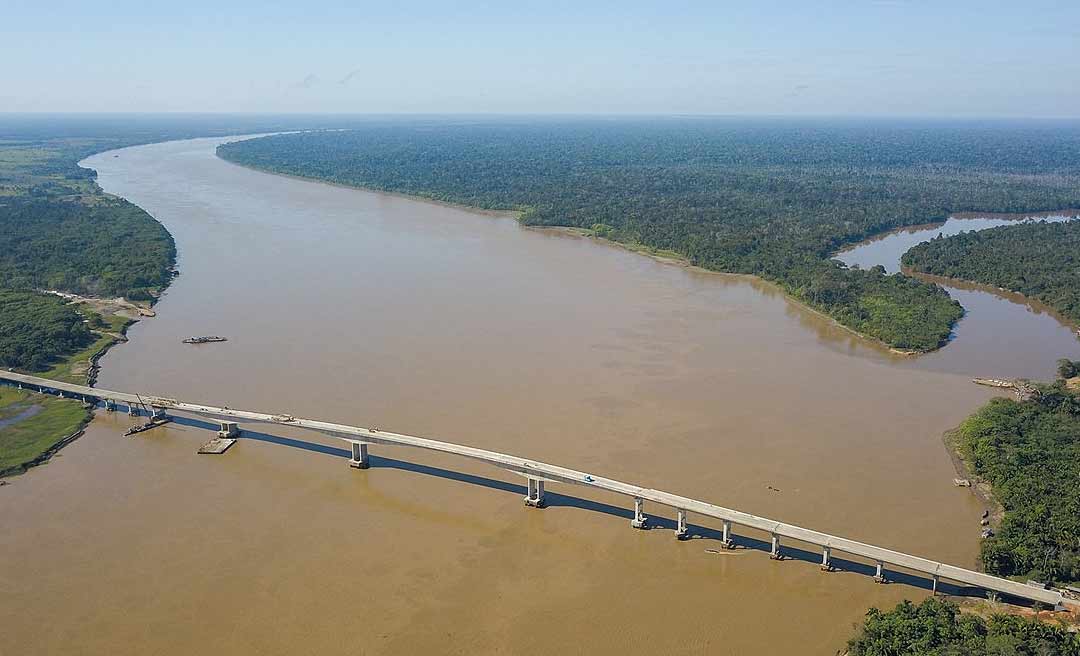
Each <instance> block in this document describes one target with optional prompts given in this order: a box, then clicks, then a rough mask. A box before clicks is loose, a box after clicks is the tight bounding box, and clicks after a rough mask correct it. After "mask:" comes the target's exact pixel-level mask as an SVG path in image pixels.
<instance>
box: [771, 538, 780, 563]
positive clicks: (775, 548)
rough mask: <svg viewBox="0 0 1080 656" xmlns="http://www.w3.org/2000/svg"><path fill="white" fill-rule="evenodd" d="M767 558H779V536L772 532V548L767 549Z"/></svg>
mask: <svg viewBox="0 0 1080 656" xmlns="http://www.w3.org/2000/svg"><path fill="white" fill-rule="evenodd" d="M769 558H772V559H773V560H780V536H779V535H777V534H776V533H773V534H772V549H770V550H769Z"/></svg>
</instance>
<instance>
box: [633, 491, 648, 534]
mask: <svg viewBox="0 0 1080 656" xmlns="http://www.w3.org/2000/svg"><path fill="white" fill-rule="evenodd" d="M644 509H645V500H644V499H642V498H641V497H634V518H633V519H631V520H630V526H633V527H634V528H645V525H646V524H648V522H649V518H648V517H646V516H645V512H644Z"/></svg>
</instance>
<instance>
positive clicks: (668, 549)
mask: <svg viewBox="0 0 1080 656" xmlns="http://www.w3.org/2000/svg"><path fill="white" fill-rule="evenodd" d="M221 141H222V140H220V139H216V140H215V139H203V140H194V141H183V142H172V143H164V144H156V145H150V146H142V147H137V148H129V149H125V150H121V151H116V152H113V153H105V154H101V155H97V156H94V157H92V158H90V159H89V160H87V161H86V162H85V165H86V166H90V167H93V168H95V169H97V170H98V172H99V181H100V183H101V185H102V187H103V188H104V189H105V190H106V191H109V192H112V193H115V194H119V195H121V196H124V197H125V198H128V199H130V200H131V201H133V202H135V203H137V204H138V205H140V206H142V207H143V208H145V209H146V210H147V211H149V212H150V213H151V214H153V215H154V216H155V217H156V218H158V219H159V220H160V221H162V222H163V223H164V224H165V225H166V227H167V228H168V229H169V230H170V232H172V234H173V235H174V236H175V238H176V242H177V246H178V249H179V267H180V270H181V272H182V275H181V276H180V277H179V278H177V280H176V281H175V283H174V284H173V286H172V287H170V289H169V290H168V292H167V294H166V295H165V297H164V298H163V299H162V300H161V302H160V303H159V304H158V306H157V312H158V316H157V318H154V319H150V320H145V321H142V322H140V323H139V324H137V325H135V326H134V327H133V328H132V330H131V331H130V333H129V335H130V337H131V342H130V343H128V344H124V345H122V346H119V347H117V348H115V349H114V350H112V351H111V352H110V353H109V354H108V356H106V358H105V359H104V361H103V363H102V364H103V371H102V373H101V376H100V378H99V385H101V386H102V387H107V388H113V389H121V390H138V391H145V392H150V393H155V394H159V395H165V396H175V397H179V398H183V399H185V400H191V401H206V402H214V403H217V404H222V405H228V406H231V407H242V408H250V409H256V410H266V411H270V412H288V413H291V414H294V415H298V416H312V417H317V418H323V419H327V420H333V421H339V422H345V423H353V424H358V425H375V426H379V427H383V428H386V429H392V430H396V431H401V432H407V433H413V434H418V435H426V436H431V437H436V438H441V439H446V440H451V441H456V442H460V443H465V444H469V445H474V446H479V447H485V448H489V449H496V450H500V451H504V452H508V453H513V454H517V455H523V456H528V457H533V458H536V459H540V460H543V461H546V462H552V463H556V464H561V465H565V466H569V467H574V468H576V469H581V470H586V471H592V472H595V473H597V474H602V475H605V476H611V477H614V478H618V479H622V480H625V481H629V482H633V483H637V484H641V485H646V486H650V487H656V488H659V489H664V490H668V491H671V492H674V493H679V494H685V495H687V496H691V497H696V498H700V499H703V500H707V501H711V502H714V503H718V504H721V505H726V506H729V507H735V508H738V509H741V510H745V511H749V512H753V513H757V514H760V515H765V516H769V517H773V518H776V519H779V520H785V521H789V522H793V523H798V524H802V525H806V526H809V527H812V528H815V529H819V530H823V531H829V532H833V533H838V534H841V535H844V536H846V537H851V538H856V539H860V540H864V541H868V542H873V543H876V544H880V545H882V546H888V547H892V548H896V549H900V550H905V551H908V552H912V553H915V554H919V555H923V556H927V557H931V558H935V559H940V560H944V561H948V562H950V563H953V564H957V565H961V566H969V567H970V566H974V565H975V564H976V558H977V550H978V536H979V514H980V513H981V511H982V508H981V506H979V505H978V503H977V501H976V500H975V499H974V498H973V497H972V496H971V495H970V494H969V493H968V492H967V491H965V490H961V489H957V488H954V487H953V486H952V478H953V471H952V468H951V465H950V463H949V459H948V458H947V456H946V453H945V450H944V448H943V446H942V443H941V434H942V432H943V431H945V430H946V429H948V428H951V427H952V426H955V425H956V424H957V423H958V422H959V421H961V420H962V419H963V418H964V416H966V415H967V414H968V413H969V412H971V411H972V410H973V409H974V408H975V407H977V406H978V405H979V404H981V403H983V402H984V401H985V400H986V399H988V398H989V397H990V394H991V392H990V391H988V390H986V389H983V388H979V387H977V386H974V385H972V384H971V383H970V382H969V380H968V378H967V377H966V375H961V374H964V373H966V371H960V372H957V371H952V370H949V369H948V368H945V367H938V366H922V365H919V364H917V363H918V362H919V360H916V361H915V364H913V363H912V362H911V361H910V359H897V358H895V357H892V356H890V355H889V354H888V353H887V352H885V351H883V350H882V349H880V348H877V347H875V346H873V345H869V344H867V343H866V342H864V341H863V340H860V339H858V338H855V337H853V336H852V335H851V334H850V333H848V332H846V331H844V330H843V329H840V328H838V327H837V326H835V325H834V324H833V323H831V322H830V321H827V320H824V319H822V318H821V317H819V316H818V315H816V314H814V313H811V312H808V311H806V310H805V309H803V308H801V307H800V306H798V305H795V304H793V303H791V302H789V301H788V300H786V299H785V297H784V296H783V295H782V294H780V293H778V292H777V291H776V290H775V289H774V288H773V287H771V286H769V285H765V284H762V283H760V282H758V281H756V280H753V279H750V278H746V277H738V276H727V275H717V274H708V273H702V272H698V271H694V270H691V269H687V268H683V267H680V266H673V265H669V264H663V263H660V262H657V261H654V260H652V259H649V258H646V257H642V256H640V255H637V254H633V253H629V252H626V251H623V250H621V249H618V248H614V247H610V246H607V245H604V244H602V243H598V242H595V241H593V240H590V239H585V238H578V237H573V236H568V235H565V234H561V233H553V232H540V231H535V230H528V229H523V228H521V227H519V226H518V225H517V224H516V223H515V222H514V221H513V220H510V219H507V218H497V217H491V216H486V215H482V214H478V213H473V212H468V211H464V210H460V209H454V208H449V207H445V206H440V205H436V204H429V203H423V202H418V201H414V200H408V199H403V198H398V197H394V196H388V195H380V194H376V193H370V192H365V191H358V190H351V189H345V188H340V187H334V186H329V185H325V184H318V183H314V182H306V181H301V180H295V179H289V178H284V177H277V176H272V175H268V174H264V173H259V172H255V171H251V170H248V169H244V168H241V167H238V166H235V165H232V164H229V163H226V162H224V161H221V160H219V159H217V158H216V157H215V155H214V147H215V146H216V145H217V144H218V143H221ZM200 334H220V335H224V336H227V337H228V338H229V341H228V342H225V343H221V344H210V345H203V346H190V345H184V344H181V343H180V340H181V339H182V338H184V337H188V336H191V335H200ZM962 341H963V340H962V339H961V340H958V341H957V345H959V344H961V343H962ZM954 346H956V345H950V346H949V347H948V349H953V348H954ZM948 349H947V350H948ZM1039 355H1040V357H1041V359H1040V362H1042V360H1046V362H1045V363H1042V364H1039V365H1037V368H1038V369H1040V371H1045V372H1049V371H1050V369H1051V368H1052V366H1053V358H1056V357H1059V356H1060V354H1057V353H1049V352H1045V353H1041V354H1039ZM986 373H988V374H998V373H1001V372H998V371H987V372H986ZM1006 373H1007V372H1006ZM129 423H130V420H129V419H128V418H127V417H126V416H123V415H122V414H116V415H105V414H104V413H99V417H98V419H96V420H95V421H94V422H93V423H92V424H91V426H90V427H89V429H88V430H87V433H86V435H85V436H84V437H83V438H82V439H80V440H78V441H77V442H76V443H74V444H73V445H71V446H69V447H67V448H66V449H64V451H63V452H61V454H59V455H58V456H57V457H56V458H54V459H53V461H51V462H50V463H49V464H48V465H46V466H43V467H38V468H36V469H34V470H32V471H31V472H29V473H28V474H26V475H24V476H21V477H18V478H16V479H13V481H12V484H11V485H8V486H6V487H4V488H3V489H2V491H0V519H2V525H3V527H4V528H3V531H2V532H0V580H2V581H3V583H4V587H3V591H2V592H3V593H2V594H0V626H3V627H4V637H3V641H2V642H3V649H5V650H7V649H10V650H11V651H10V653H12V654H22V653H27V654H29V653H33V654H50V653H71V652H72V651H76V652H78V653H88V654H112V653H154V654H191V653H259V654H296V653H320V654H335V653H341V654H344V653H370V654H383V653H387V654H391V653H392V654H421V653H462V654H464V653H468V654H486V653H522V654H541V653H551V652H552V651H554V650H561V651H563V652H564V653H581V652H584V651H586V650H588V651H589V652H591V653H597V654H622V653H657V654H660V653H730V654H762V653H787V654H822V653H825V654H831V653H834V652H835V651H836V649H838V648H839V647H841V646H842V644H843V642H844V641H845V640H846V638H847V637H848V636H849V635H850V633H851V629H852V624H853V623H854V622H857V621H858V620H859V619H860V617H861V616H862V614H863V613H864V612H865V610H866V609H867V607H868V606H871V605H879V606H889V605H892V604H894V603H896V602H897V601H899V600H900V599H902V598H905V597H909V598H921V597H922V596H924V595H925V594H926V591H925V590H923V589H920V588H916V587H911V586H908V585H904V584H895V585H886V586H881V585H874V584H873V583H872V582H871V580H870V578H869V577H867V576H866V575H864V574H862V573H856V572H836V573H830V574H825V573H822V572H820V571H819V569H818V567H817V566H816V565H814V564H813V563H810V562H806V561H805V560H801V559H800V558H792V559H789V560H785V561H782V562H773V561H770V560H769V559H768V557H767V556H766V555H765V554H764V553H763V552H761V551H760V550H757V549H755V548H750V549H738V550H736V551H734V552H731V553H723V554H717V553H713V552H712V550H714V549H715V548H716V547H717V543H716V542H715V539H714V538H713V537H712V536H711V534H709V535H707V536H706V537H699V538H698V539H691V540H688V541H685V542H677V541H675V540H674V539H673V532H672V531H671V530H670V529H669V528H667V527H661V528H658V529H655V530H650V531H635V530H633V529H631V528H630V527H629V522H628V519H629V510H628V509H627V501H628V500H626V499H622V498H617V497H606V496H600V495H597V496H587V497H586V498H579V497H577V496H572V495H580V494H582V493H583V491H582V490H581V489H566V488H564V487H560V486H555V485H553V486H551V488H550V489H549V495H550V498H549V500H550V504H551V505H550V507H549V508H547V509H544V510H533V509H526V508H525V507H524V505H523V503H522V496H523V494H524V488H523V486H522V483H523V481H522V480H517V479H515V477H513V476H512V475H505V474H503V473H502V472H499V471H497V470H493V469H490V468H487V467H484V466H482V465H479V464H474V463H470V462H468V461H464V460H459V459H454V458H449V457H441V456H438V455H433V454H429V453H424V452H415V451H409V450H404V449H393V448H385V447H375V448H373V449H372V455H373V466H372V468H371V469H369V470H367V471H358V470H353V469H350V468H349V467H348V466H347V459H348V456H347V454H346V453H345V451H344V450H343V449H342V448H341V446H340V443H338V442H336V441H334V440H330V439H323V438H321V437H320V436H318V435H314V434H310V433H302V432H290V431H289V430H288V429H285V428H277V427H275V428H273V429H262V428H259V427H252V428H253V429H254V430H267V431H268V432H269V433H272V434H264V433H248V434H246V435H245V438H244V439H241V440H240V441H239V442H238V444H237V445H236V446H234V447H233V448H232V449H231V450H230V451H229V452H228V453H227V454H225V455H224V456H199V455H196V454H195V451H196V449H197V448H198V446H199V445H200V444H201V443H202V442H203V441H205V440H206V439H207V437H208V433H207V432H206V431H205V430H204V429H201V428H199V427H196V426H191V425H183V424H175V425H171V426H169V427H167V428H163V429H156V430H154V431H150V432H147V433H143V434H141V435H139V436H138V437H133V438H125V437H122V433H123V431H124V429H125V428H126V427H127V426H128V425H129ZM561 495H568V496H561ZM646 510H656V511H657V513H658V514H660V515H662V516H664V517H668V518H670V516H671V513H670V511H665V510H663V509H655V508H653V509H650V508H646ZM693 522H694V518H693V517H691V525H692V526H693ZM712 528H716V527H715V525H712ZM742 537H743V538H751V539H756V540H760V539H764V538H765V536H764V535H752V534H748V533H745V532H744V533H743V534H742ZM744 544H749V545H750V546H751V547H753V546H754V545H755V543H753V542H748V541H746V540H744ZM806 557H807V558H808V559H811V560H812V559H813V558H816V557H817V556H816V555H814V554H810V555H808V556H806ZM4 653H7V652H6V651H5V652H4Z"/></svg>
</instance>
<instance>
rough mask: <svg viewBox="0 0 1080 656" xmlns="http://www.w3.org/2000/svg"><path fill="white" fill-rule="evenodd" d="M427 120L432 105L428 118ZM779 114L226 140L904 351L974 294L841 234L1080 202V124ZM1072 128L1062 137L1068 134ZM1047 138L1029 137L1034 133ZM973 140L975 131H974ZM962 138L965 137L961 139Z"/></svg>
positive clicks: (250, 154) (249, 152)
mask: <svg viewBox="0 0 1080 656" xmlns="http://www.w3.org/2000/svg"><path fill="white" fill-rule="evenodd" d="M418 123H422V122H418ZM972 136H973V135H972V134H971V131H970V129H968V128H963V127H957V126H955V125H935V124H921V125H917V126H910V125H907V126H888V127H883V126H863V125H854V124H842V123H830V122H827V121H822V122H818V123H807V124H805V125H804V124H800V123H798V122H795V123H790V124H789V123H786V122H780V121H776V122H767V121H757V122H755V121H751V120H747V121H734V120H729V121H721V120H715V121H688V120H676V119H672V120H668V121H643V120H642V121H635V120H626V121H612V122H599V121H588V120H584V119H581V120H570V119H567V120H561V121H550V122H546V123H544V124H542V125H526V124H519V123H513V122H507V123H497V122H492V123H484V122H477V123H475V124H468V125H453V126H449V125H439V124H431V123H428V124H414V125H409V124H404V125H400V126H397V127H395V128H389V127H386V126H371V127H364V128H362V129H356V130H349V131H338V132H333V133H327V132H308V133H298V134H290V135H277V136H273V137H262V138H257V139H250V140H246V141H242V142H233V143H228V144H223V145H221V146H219V148H218V154H219V155H220V156H221V157H222V158H223V159H226V160H228V161H231V162H234V163H237V164H241V165H246V166H249V167H252V168H256V169H260V170H264V171H269V172H273V173H280V174H286V175H298V176H300V177H304V178H308V179H315V180H320V181H323V182H329V183H334V184H344V185H347V186H352V187H360V188H366V189H370V190H375V191H380V192H393V193H402V194H406V195H409V196H412V197H418V198H423V199H428V200H434V201H441V202H449V203H453V204H456V205H464V206H467V207H471V208H479V209H488V210H493V209H495V210H510V211H516V212H519V213H520V218H519V221H520V222H521V223H522V224H524V225H527V226H544V227H552V226H556V227H572V228H578V229H582V230H590V231H591V234H592V235H593V236H596V237H601V238H604V239H607V240H610V241H613V242H616V243H619V244H623V245H629V247H630V248H631V249H633V250H638V249H639V248H640V247H642V246H643V247H646V248H648V249H650V253H651V252H658V253H665V254H674V255H678V256H679V257H680V258H682V259H684V260H685V261H687V262H688V263H690V264H692V265H695V266H700V267H702V268H704V269H706V270H709V271H720V272H725V273H737V274H751V275H755V276H757V277H759V278H761V279H763V280H768V281H770V282H772V283H773V284H776V285H778V286H779V287H780V288H782V289H783V290H784V291H785V293H786V294H787V295H788V296H789V297H791V298H794V299H796V300H798V301H800V302H802V303H803V304H805V305H808V306H810V307H812V308H814V309H815V310H817V311H819V312H822V313H823V314H826V315H828V316H829V317H831V318H832V319H834V320H836V321H837V322H839V323H840V324H842V325H844V326H846V327H847V328H850V329H852V330H854V331H855V332H857V333H859V334H860V335H862V336H869V337H871V338H873V339H876V340H879V341H881V342H883V343H884V344H886V345H887V346H889V347H891V348H893V349H895V350H897V351H899V352H906V353H922V352H928V351H932V350H935V349H937V348H940V347H941V346H943V345H944V344H946V343H947V342H948V340H949V338H950V336H951V334H952V329H953V327H954V325H955V323H956V322H957V321H958V320H959V319H960V318H961V317H962V315H963V310H962V308H961V307H960V306H959V304H958V303H956V302H955V301H954V300H953V299H952V298H951V297H950V296H949V295H948V294H947V293H946V292H945V291H944V290H942V289H941V288H940V287H938V286H937V285H935V284H932V283H928V282H925V281H922V280H919V279H916V278H913V277H910V276H906V275H903V274H895V275H889V274H886V273H885V271H884V270H881V269H880V268H878V267H874V268H873V269H870V270H861V269H858V268H854V267H853V268H847V267H845V266H843V265H842V264H841V263H839V262H837V261H834V260H833V259H832V257H833V255H834V254H835V253H836V251H837V250H839V249H841V248H843V247H844V246H846V245H849V244H853V243H857V242H860V241H863V240H865V239H867V238H869V237H873V236H875V235H878V234H880V233H883V232H885V231H888V230H891V229H895V228H902V227H905V226H909V225H916V224H925V223H927V222H928V221H934V220H936V219H944V218H945V217H947V216H949V215H950V214H954V213H959V212H965V211H974V212H979V213H992V212H995V213H996V212H1010V213H1013V212H1024V213H1029V212H1038V211H1052V210H1056V209H1057V208H1060V207H1075V206H1077V205H1080V191H1077V188H1078V187H1080V185H1077V184H1076V182H1077V181H1080V169H1078V168H1077V167H1076V165H1075V164H1074V161H1075V160H1073V159H1072V158H1073V157H1074V156H1076V155H1080V131H1072V130H1065V132H1064V135H1063V134H1061V132H1060V131H1056V130H1042V129H1037V128H1033V127H1031V126H1028V127H1025V128H1022V129H1021V128H1014V129H1012V130H1002V131H1000V132H995V131H989V132H983V131H981V130H980V131H979V134H978V137H979V140H976V144H979V143H980V140H985V141H986V142H987V143H983V144H981V145H977V147H975V148H974V149H972V148H970V145H971V141H972ZM1063 136H1064V138H1062V137H1063ZM1032 141H1034V142H1037V143H1039V144H1041V145H1042V146H1045V148H1044V149H1042V150H1039V151H1038V152H1036V151H1033V150H1032V149H1031V142H1032ZM961 145H965V147H963V148H961V147H960V146H961ZM954 146H956V148H954Z"/></svg>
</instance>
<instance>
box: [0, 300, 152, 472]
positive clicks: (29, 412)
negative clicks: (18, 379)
mask: <svg viewBox="0 0 1080 656" xmlns="http://www.w3.org/2000/svg"><path fill="white" fill-rule="evenodd" d="M58 295H61V296H63V297H64V298H66V299H67V300H68V301H69V304H71V305H75V306H77V310H76V311H78V312H79V313H80V314H82V315H83V316H85V317H86V321H87V322H88V323H90V324H91V325H96V326H97V328H98V329H97V330H95V331H94V332H95V334H96V335H97V336H98V338H97V340H95V341H94V343H93V344H91V345H90V346H88V347H87V348H85V349H83V350H82V351H79V352H78V353H74V354H72V355H70V356H68V357H65V358H63V359H62V360H61V361H60V362H57V363H56V364H55V365H53V367H52V368H50V369H49V370H48V371H46V372H43V373H39V374H37V375H39V376H41V377H43V378H50V379H53V380H58V381H63V382H68V383H79V384H85V385H88V386H90V387H93V386H94V384H95V383H96V382H97V376H98V372H99V370H100V365H99V364H98V361H99V360H100V359H101V358H102V357H103V356H104V355H105V354H106V353H108V351H109V350H110V349H111V348H112V347H114V346H116V345H117V344H121V343H124V342H126V341H127V330H128V328H130V327H131V325H132V324H134V323H135V322H137V321H138V320H139V319H138V318H136V316H142V317H149V316H154V313H153V310H151V309H150V308H149V304H136V303H133V302H130V301H127V300H124V299H96V298H90V297H81V296H76V295H74V294H58ZM93 417H94V412H93V409H92V408H91V407H89V406H88V405H86V404H85V403H83V402H82V401H79V400H76V399H60V398H54V397H49V396H44V395H41V394H33V393H31V392H28V391H24V390H16V389H10V388H0V478H3V477H7V476H14V475H17V474H22V473H24V472H26V471H27V470H28V469H30V468H31V467H35V466H38V465H42V464H45V463H46V462H48V461H49V459H50V458H52V457H53V456H54V455H56V454H57V453H58V452H59V451H60V450H61V449H63V448H64V447H65V446H67V445H68V444H71V443H72V442H74V441H75V440H76V439H78V438H79V437H81V436H82V434H83V431H84V429H85V428H86V426H87V424H89V423H90V421H91V420H92V419H93Z"/></svg>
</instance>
